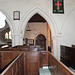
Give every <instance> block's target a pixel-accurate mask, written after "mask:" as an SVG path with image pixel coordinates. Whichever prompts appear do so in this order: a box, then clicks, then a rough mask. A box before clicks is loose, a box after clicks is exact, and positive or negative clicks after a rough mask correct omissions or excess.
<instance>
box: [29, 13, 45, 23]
mask: <svg viewBox="0 0 75 75" xmlns="http://www.w3.org/2000/svg"><path fill="white" fill-rule="evenodd" d="M28 22H46V20H45V19H44V18H43V17H42V16H40V15H39V14H38V13H37V14H35V15H34V16H32V17H31V19H30V20H29V21H28Z"/></svg>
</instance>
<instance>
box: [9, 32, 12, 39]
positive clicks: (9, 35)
mask: <svg viewBox="0 0 75 75" xmlns="http://www.w3.org/2000/svg"><path fill="white" fill-rule="evenodd" d="M9 39H12V38H11V31H9Z"/></svg>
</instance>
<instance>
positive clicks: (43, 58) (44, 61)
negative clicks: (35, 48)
mask: <svg viewBox="0 0 75 75" xmlns="http://www.w3.org/2000/svg"><path fill="white" fill-rule="evenodd" d="M43 66H48V52H47V51H42V52H40V67H43Z"/></svg>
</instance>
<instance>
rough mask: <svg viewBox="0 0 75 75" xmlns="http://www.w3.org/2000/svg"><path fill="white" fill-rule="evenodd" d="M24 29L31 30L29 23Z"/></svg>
mask: <svg viewBox="0 0 75 75" xmlns="http://www.w3.org/2000/svg"><path fill="white" fill-rule="evenodd" d="M26 31H31V29H30V27H29V23H28V25H27V28H26Z"/></svg>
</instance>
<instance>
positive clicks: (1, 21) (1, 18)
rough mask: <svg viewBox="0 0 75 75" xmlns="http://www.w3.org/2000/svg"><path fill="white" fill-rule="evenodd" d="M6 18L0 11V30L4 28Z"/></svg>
mask: <svg viewBox="0 0 75 75" xmlns="http://www.w3.org/2000/svg"><path fill="white" fill-rule="evenodd" d="M5 20H6V16H5V15H4V14H3V13H2V12H1V11H0V28H3V27H4V26H5Z"/></svg>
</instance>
